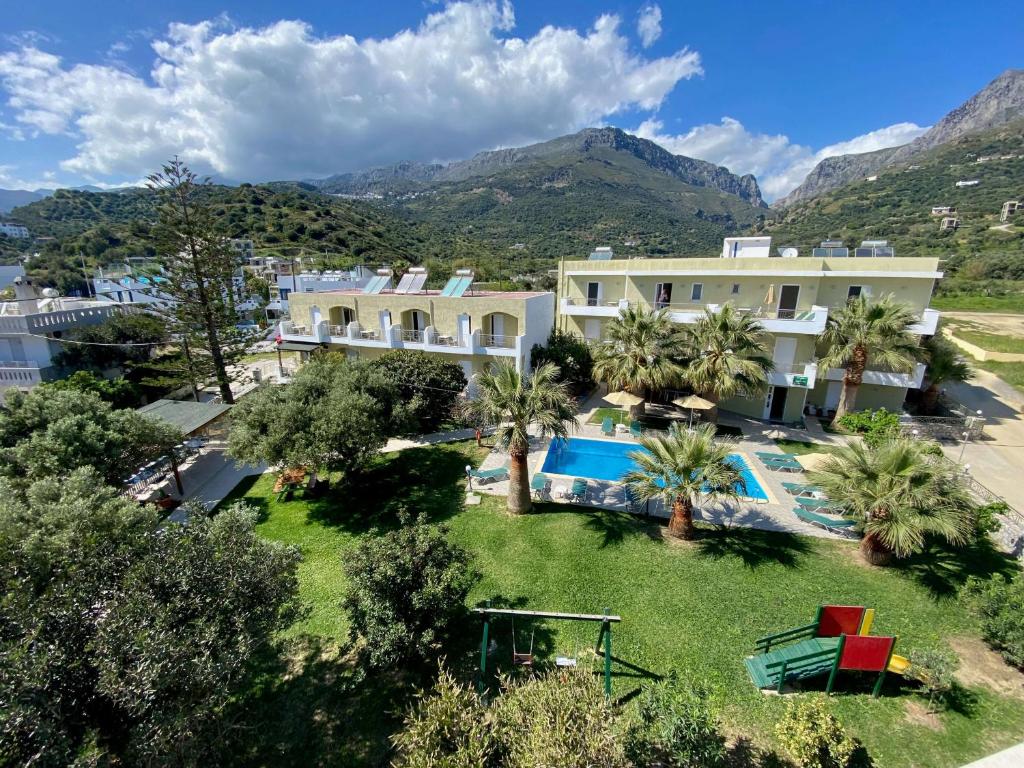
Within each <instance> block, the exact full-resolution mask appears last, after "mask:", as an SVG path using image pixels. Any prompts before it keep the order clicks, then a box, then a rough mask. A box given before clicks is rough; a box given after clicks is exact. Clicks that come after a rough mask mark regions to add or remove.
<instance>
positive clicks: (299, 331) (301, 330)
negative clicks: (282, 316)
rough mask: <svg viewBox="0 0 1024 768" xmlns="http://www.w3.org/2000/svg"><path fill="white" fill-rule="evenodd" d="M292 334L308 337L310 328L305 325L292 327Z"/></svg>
mask: <svg viewBox="0 0 1024 768" xmlns="http://www.w3.org/2000/svg"><path fill="white" fill-rule="evenodd" d="M291 333H292V334H294V335H296V336H308V335H309V328H307V327H306V326H304V325H294V324H293V325H292V329H291Z"/></svg>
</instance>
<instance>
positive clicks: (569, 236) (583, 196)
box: [392, 147, 766, 261]
mask: <svg viewBox="0 0 1024 768" xmlns="http://www.w3.org/2000/svg"><path fill="white" fill-rule="evenodd" d="M392 205H393V207H395V208H396V209H398V210H401V211H404V212H406V214H407V215H408V216H409V217H410V218H411V219H412V220H413V221H417V222H424V223H430V224H432V225H434V226H436V227H439V228H442V229H445V230H448V231H452V232H458V233H461V234H463V235H466V236H469V237H473V238H475V239H478V240H480V241H482V242H483V243H484V244H486V245H487V246H489V247H490V248H493V249H496V250H500V249H504V250H508V249H510V248H512V247H513V246H516V244H519V243H521V244H522V245H523V247H522V248H521V249H517V250H518V252H519V254H520V256H519V257H520V258H521V257H522V256H527V257H535V258H537V259H541V260H548V261H554V260H556V259H558V258H560V257H562V256H566V257H577V258H578V257H581V256H583V255H584V254H586V253H587V252H588V251H589V250H590V249H591V248H593V247H594V246H597V245H611V246H613V247H614V248H615V249H616V251H621V252H623V253H625V254H637V255H649V256H662V255H676V256H705V255H707V254H708V253H709V252H713V251H715V250H716V249H717V248H718V247H719V246H720V243H721V240H722V238H723V237H724V236H726V235H728V234H733V233H738V232H742V231H744V230H746V229H747V228H748V227H750V226H751V225H752V224H753V223H754V222H755V221H756V220H757V218H758V217H759V216H761V215H763V214H764V213H765V212H766V209H763V208H757V207H755V206H753V205H751V204H750V203H748V202H746V201H745V200H742V199H741V198H739V197H738V196H736V195H732V194H727V193H725V192H722V191H720V190H718V189H715V188H713V187H702V186H695V185H692V184H687V183H685V182H683V181H680V180H679V179H678V178H676V177H674V176H672V175H669V174H667V173H664V172H662V171H660V170H658V169H656V168H652V167H651V166H650V164H648V163H647V162H645V161H644V160H643V159H641V158H638V157H635V156H633V155H631V154H628V153H624V152H620V151H616V150H614V149H610V148H606V147H595V148H592V149H590V150H589V151H587V152H586V153H572V154H568V155H566V156H563V157H552V158H538V159H534V160H531V161H530V162H525V163H517V164H514V165H510V166H508V167H506V168H502V169H500V170H497V171H494V172H491V173H488V174H487V175H485V176H476V177H473V178H471V179H467V180H465V181H457V182H445V183H441V184H437V185H435V186H432V187H431V188H429V189H428V190H426V191H424V192H421V193H419V194H417V195H415V196H409V197H408V198H407V199H404V200H400V201H398V202H396V203H393V204H392ZM627 241H629V242H635V243H636V245H634V246H628V247H627V246H626V245H625V243H626V242H627Z"/></svg>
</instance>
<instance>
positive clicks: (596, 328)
mask: <svg viewBox="0 0 1024 768" xmlns="http://www.w3.org/2000/svg"><path fill="white" fill-rule="evenodd" d="M583 335H584V336H585V337H586V338H588V339H591V340H593V341H597V340H599V339H600V338H601V321H600V320H596V319H593V318H590V319H588V320H587V321H586V322H584V323H583Z"/></svg>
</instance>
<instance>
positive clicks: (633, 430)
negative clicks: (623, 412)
mask: <svg viewBox="0 0 1024 768" xmlns="http://www.w3.org/2000/svg"><path fill="white" fill-rule="evenodd" d="M643 432H644V431H643V429H641V427H640V422H639V421H634V422H631V423H630V425H629V434H630V435H631V436H632V437H637V438H639V437H640V436H641V435H643Z"/></svg>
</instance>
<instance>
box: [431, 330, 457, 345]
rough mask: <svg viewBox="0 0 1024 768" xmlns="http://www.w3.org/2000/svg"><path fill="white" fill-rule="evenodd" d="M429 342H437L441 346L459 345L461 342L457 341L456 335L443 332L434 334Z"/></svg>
mask: <svg viewBox="0 0 1024 768" xmlns="http://www.w3.org/2000/svg"><path fill="white" fill-rule="evenodd" d="M431 344H437V345H438V346H441V347H461V346H462V344H461V343H460V342H459V337H458V336H448V335H447V334H444V333H439V334H437V335H436V336H434V340H433V341H432V342H431Z"/></svg>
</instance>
